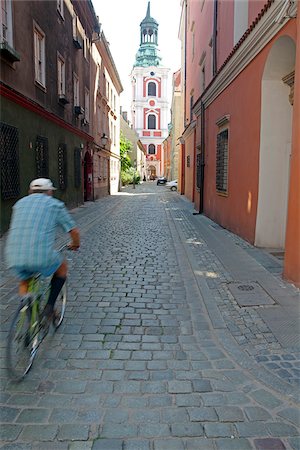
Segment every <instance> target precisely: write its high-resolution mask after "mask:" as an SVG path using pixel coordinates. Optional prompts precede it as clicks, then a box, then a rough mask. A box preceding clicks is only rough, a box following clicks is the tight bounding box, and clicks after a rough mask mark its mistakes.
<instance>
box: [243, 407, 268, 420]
mask: <svg viewBox="0 0 300 450" xmlns="http://www.w3.org/2000/svg"><path fill="white" fill-rule="evenodd" d="M245 413H246V415H247V417H248V419H249V420H250V421H257V420H262V421H267V420H269V419H271V417H272V416H271V414H269V412H268V411H267V410H266V409H264V408H260V407H259V406H249V407H246V408H245Z"/></svg>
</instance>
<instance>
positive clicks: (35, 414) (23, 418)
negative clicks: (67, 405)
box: [16, 408, 50, 423]
mask: <svg viewBox="0 0 300 450" xmlns="http://www.w3.org/2000/svg"><path fill="white" fill-rule="evenodd" d="M49 415H50V410H49V409H41V408H35V409H23V411H22V412H21V413H20V415H19V417H18V418H17V420H16V422H17V423H45V422H47V421H48V417H49Z"/></svg>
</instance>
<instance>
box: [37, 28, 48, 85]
mask: <svg viewBox="0 0 300 450" xmlns="http://www.w3.org/2000/svg"><path fill="white" fill-rule="evenodd" d="M34 66H35V81H37V82H38V83H39V84H41V85H42V86H44V87H45V86H46V80H45V79H46V76H45V34H44V33H43V32H42V30H41V29H40V28H38V27H37V26H35V28H34Z"/></svg>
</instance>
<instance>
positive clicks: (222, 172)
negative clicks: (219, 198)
mask: <svg viewBox="0 0 300 450" xmlns="http://www.w3.org/2000/svg"><path fill="white" fill-rule="evenodd" d="M216 188H217V191H218V192H221V193H227V191H228V129H226V130H223V131H221V132H220V133H219V134H218V135H217V155H216Z"/></svg>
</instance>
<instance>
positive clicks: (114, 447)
mask: <svg viewBox="0 0 300 450" xmlns="http://www.w3.org/2000/svg"><path fill="white" fill-rule="evenodd" d="M92 450H123V444H122V440H120V439H97V440H95V441H94V443H93V446H92Z"/></svg>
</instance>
